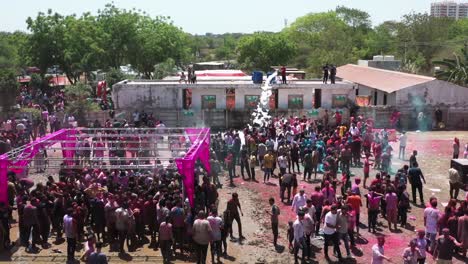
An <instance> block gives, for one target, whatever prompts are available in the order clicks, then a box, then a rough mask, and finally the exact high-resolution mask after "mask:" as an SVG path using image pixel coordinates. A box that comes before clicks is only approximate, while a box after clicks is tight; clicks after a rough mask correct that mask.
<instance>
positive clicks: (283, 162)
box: [278, 154, 288, 175]
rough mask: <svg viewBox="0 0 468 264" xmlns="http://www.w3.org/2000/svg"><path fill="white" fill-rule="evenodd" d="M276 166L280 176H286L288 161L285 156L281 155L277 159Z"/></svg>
mask: <svg viewBox="0 0 468 264" xmlns="http://www.w3.org/2000/svg"><path fill="white" fill-rule="evenodd" d="M278 166H279V169H280V173H281V175H284V174H286V169H287V168H288V159H287V157H286V154H283V155H281V156H279V157H278Z"/></svg>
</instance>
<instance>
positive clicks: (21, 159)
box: [0, 129, 77, 203]
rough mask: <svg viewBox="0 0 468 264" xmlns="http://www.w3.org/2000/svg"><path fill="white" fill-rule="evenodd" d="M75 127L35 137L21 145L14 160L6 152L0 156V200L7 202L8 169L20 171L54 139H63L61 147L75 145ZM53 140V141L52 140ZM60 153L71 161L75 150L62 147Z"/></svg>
mask: <svg viewBox="0 0 468 264" xmlns="http://www.w3.org/2000/svg"><path fill="white" fill-rule="evenodd" d="M76 133H77V131H76V130H75V129H62V130H59V131H57V132H55V133H52V134H49V135H47V136H45V137H42V138H40V139H37V140H36V141H33V142H31V143H29V144H27V145H25V146H22V147H21V150H19V153H18V154H17V155H16V158H15V159H14V160H10V158H9V157H8V154H3V155H1V156H0V202H5V203H8V194H7V189H8V171H9V170H11V171H13V172H15V173H22V172H23V170H24V168H26V167H27V166H28V164H29V163H30V162H31V161H32V159H33V158H34V156H36V154H37V153H38V152H39V151H40V150H41V149H44V148H46V147H49V146H51V145H54V144H56V143H57V142H56V140H62V141H64V142H63V143H61V144H62V148H73V147H74V146H75V142H74V141H75V135H76ZM52 140H53V141H52ZM62 155H63V157H64V159H65V162H66V163H70V162H73V161H72V159H73V156H74V155H75V150H70V149H64V150H62Z"/></svg>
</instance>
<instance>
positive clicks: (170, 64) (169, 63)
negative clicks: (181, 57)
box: [154, 58, 177, 80]
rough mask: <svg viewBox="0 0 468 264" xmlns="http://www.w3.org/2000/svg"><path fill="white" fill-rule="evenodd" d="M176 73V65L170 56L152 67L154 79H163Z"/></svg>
mask: <svg viewBox="0 0 468 264" xmlns="http://www.w3.org/2000/svg"><path fill="white" fill-rule="evenodd" d="M174 73H177V66H176V64H175V61H174V60H173V59H172V58H169V59H167V60H166V61H165V62H162V63H159V64H157V65H156V66H155V67H154V79H158V80H160V79H163V78H164V77H167V76H170V75H172V74H174Z"/></svg>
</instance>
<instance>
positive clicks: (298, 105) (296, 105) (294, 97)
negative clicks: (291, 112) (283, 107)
mask: <svg viewBox="0 0 468 264" xmlns="http://www.w3.org/2000/svg"><path fill="white" fill-rule="evenodd" d="M303 108H304V96H303V95H302V94H290V95H288V109H303Z"/></svg>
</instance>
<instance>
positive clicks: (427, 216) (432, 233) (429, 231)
mask: <svg viewBox="0 0 468 264" xmlns="http://www.w3.org/2000/svg"><path fill="white" fill-rule="evenodd" d="M429 203H430V204H431V207H427V208H426V209H424V226H425V227H426V238H427V239H429V241H430V245H429V252H431V253H432V252H433V251H434V246H435V242H436V237H437V230H438V224H437V223H438V222H439V218H440V211H439V209H437V198H435V197H431V199H430V200H429Z"/></svg>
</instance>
